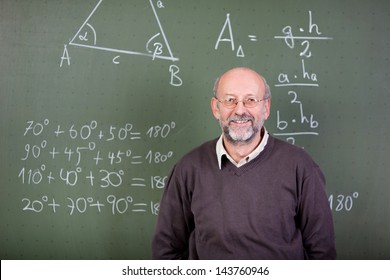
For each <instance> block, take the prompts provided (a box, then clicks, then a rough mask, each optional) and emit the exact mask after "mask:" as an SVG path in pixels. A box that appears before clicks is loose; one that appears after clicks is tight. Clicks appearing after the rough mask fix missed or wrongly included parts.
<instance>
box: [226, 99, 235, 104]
mask: <svg viewBox="0 0 390 280" xmlns="http://www.w3.org/2000/svg"><path fill="white" fill-rule="evenodd" d="M235 101H236V99H235V98H226V99H225V102H226V103H234V102H235Z"/></svg>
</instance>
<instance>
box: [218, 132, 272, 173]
mask: <svg viewBox="0 0 390 280" xmlns="http://www.w3.org/2000/svg"><path fill="white" fill-rule="evenodd" d="M263 128H264V136H263V138H262V139H261V142H260V144H259V145H258V146H257V147H256V149H254V150H253V152H251V153H250V154H249V155H248V156H247V157H245V158H243V159H242V160H241V161H240V162H235V161H234V160H233V158H232V157H231V156H230V155H229V154H228V152H227V151H226V149H225V147H224V145H223V135H221V136H220V137H219V139H218V141H217V145H216V152H217V159H218V166H219V169H221V168H222V156H226V157H227V158H228V159H229V160H230V161H231V163H233V164H234V165H235V166H236V167H241V166H243V165H244V164H246V163H248V162H250V161H251V160H252V159H254V158H256V157H257V156H258V155H259V154H260V153H261V152H262V151H263V150H264V148H265V145H267V141H268V137H269V134H268V131H267V129H266V128H265V127H264V126H263Z"/></svg>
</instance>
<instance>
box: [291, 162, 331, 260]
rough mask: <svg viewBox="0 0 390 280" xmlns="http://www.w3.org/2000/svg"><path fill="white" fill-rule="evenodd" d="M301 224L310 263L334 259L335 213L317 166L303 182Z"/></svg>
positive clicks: (300, 206) (299, 214) (322, 176)
mask: <svg viewBox="0 0 390 280" xmlns="http://www.w3.org/2000/svg"><path fill="white" fill-rule="evenodd" d="M301 191H302V192H301V199H300V203H299V209H298V211H299V212H298V217H299V218H298V219H299V221H298V224H299V226H300V228H301V232H302V238H303V245H304V248H305V251H306V257H307V258H308V259H335V258H336V249H335V242H334V229H333V219H332V213H331V210H330V207H329V203H328V199H327V196H326V192H325V177H324V175H323V173H322V171H321V170H320V168H319V167H318V166H314V167H312V170H311V171H310V172H309V174H308V175H307V176H305V177H304V178H303V181H302V189H301Z"/></svg>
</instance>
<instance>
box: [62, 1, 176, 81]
mask: <svg viewBox="0 0 390 280" xmlns="http://www.w3.org/2000/svg"><path fill="white" fill-rule="evenodd" d="M102 3H103V0H99V2H98V3H97V4H96V6H95V7H94V8H93V10H92V12H91V13H90V14H89V15H88V17H87V18H86V20H85V21H84V22H83V24H82V25H81V26H80V28H79V29H78V31H77V32H76V34H75V35H74V36H73V38H72V39H71V40H70V42H69V43H68V44H65V45H64V50H63V53H62V56H61V60H60V67H62V66H63V65H64V62H66V64H67V65H68V66H70V65H71V57H70V55H69V50H68V46H72V47H82V48H87V49H93V50H99V51H104V52H108V53H114V57H113V58H112V63H113V64H115V65H119V64H120V62H121V55H122V54H124V55H137V56H145V57H150V58H151V59H152V60H153V61H154V60H155V59H161V60H170V61H172V62H176V61H178V60H179V58H177V57H175V56H174V55H173V53H172V50H171V47H170V45H169V42H168V40H167V37H166V35H165V32H164V29H163V27H162V24H161V21H160V19H159V16H158V14H157V9H164V8H165V6H164V4H163V1H157V3H156V4H155V3H153V0H149V5H150V9H151V13H150V16H152V17H153V18H154V19H155V24H156V33H155V34H152V35H150V37H149V39H148V40H147V41H146V42H145V47H144V49H142V50H141V49H138V48H139V47H138V46H137V47H135V46H133V47H131V46H129V49H127V48H121V47H108V46H107V45H109V44H110V45H116V43H115V42H104V41H103V39H104V36H100V37H99V34H101V33H104V32H105V31H104V30H98V29H97V28H95V26H94V24H93V21H94V20H102V19H101V18H100V17H99V13H97V11H98V10H103V13H104V11H105V7H103V5H102ZM110 4H111V5H115V4H112V3H110ZM140 5H142V6H140V8H141V7H142V8H143V1H142V2H140ZM126 16H127V15H126ZM103 20H104V19H103ZM118 29H119V30H118V31H117V32H118V33H120V32H123V31H122V29H123V26H120V27H118ZM100 32H101V33H100ZM101 37H103V38H101ZM132 48H135V49H132ZM168 71H169V73H170V75H171V79H170V84H171V85H173V86H181V85H182V83H183V81H182V79H181V78H180V77H179V75H178V74H179V72H180V68H179V67H178V66H177V65H175V64H172V65H170V66H169V70H168Z"/></svg>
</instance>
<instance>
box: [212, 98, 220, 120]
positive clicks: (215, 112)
mask: <svg viewBox="0 0 390 280" xmlns="http://www.w3.org/2000/svg"><path fill="white" fill-rule="evenodd" d="M210 104H211V110H212V112H213V115H214V117H215V118H216V119H217V120H219V118H220V114H219V108H218V100H217V99H215V98H214V97H213V98H211V102H210Z"/></svg>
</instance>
